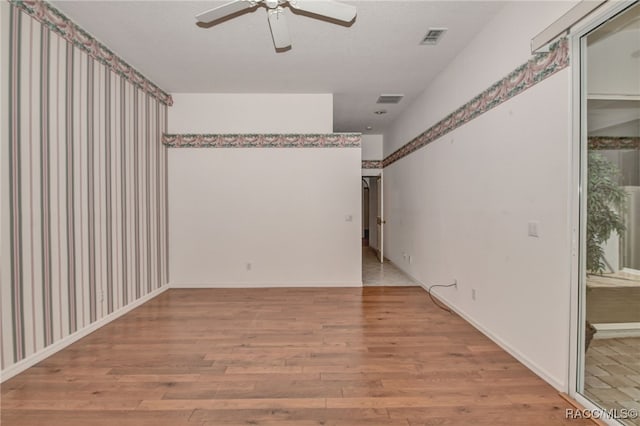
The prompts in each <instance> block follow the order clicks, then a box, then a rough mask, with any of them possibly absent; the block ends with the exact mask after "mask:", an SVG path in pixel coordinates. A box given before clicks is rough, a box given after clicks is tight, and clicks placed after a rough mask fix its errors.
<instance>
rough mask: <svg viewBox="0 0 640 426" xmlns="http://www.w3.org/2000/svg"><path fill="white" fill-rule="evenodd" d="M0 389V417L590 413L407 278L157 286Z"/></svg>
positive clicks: (549, 417)
mask: <svg viewBox="0 0 640 426" xmlns="http://www.w3.org/2000/svg"><path fill="white" fill-rule="evenodd" d="M550 350H552V349H551V348H550ZM1 395H2V400H1V423H2V425H3V426H18V425H21V426H23V425H47V426H58V425H60V426H62V425H64V426H75V425H82V426H86V425H92V426H99V425H110V426H111V425H116V426H134V425H135V426H145V425H154V426H156V425H171V426H187V425H189V426H194V425H195V426H205V425H206V426H213V425H216V426H217V425H248V424H251V425H302V426H305V425H350V426H351V425H353V426H358V425H469V424H473V425H476V426H481V425H491V426H498V425H509V426H512V425H514V426H515V425H523V426H525V425H526V426H530V425H563V424H567V425H575V426H577V425H586V424H590V423H589V422H587V421H582V420H566V419H565V408H569V405H568V404H567V403H566V402H565V401H564V400H563V399H562V398H561V397H560V396H559V395H558V394H557V392H556V391H555V390H554V389H553V388H552V387H551V386H549V385H547V384H546V383H544V382H543V381H542V380H541V379H539V378H538V377H537V376H535V375H534V374H533V373H532V372H530V371H529V370H527V369H526V368H525V367H524V366H523V365H521V364H520V363H518V362H517V361H516V360H515V359H514V358H512V357H511V356H510V355H508V354H507V353H506V352H504V351H503V350H501V349H500V348H499V347H498V346H496V345H495V344H494V343H492V342H491V341H490V340H489V339H487V338H486V337H485V336H483V335H482V334H481V333H479V332H478V331H476V330H475V329H474V328H473V327H472V326H470V325H469V324H468V323H466V322H465V321H464V320H462V319H461V318H459V317H457V316H455V315H451V314H448V313H446V312H444V311H441V310H439V309H437V308H436V307H434V306H433V305H432V304H431V302H430V301H429V299H428V297H427V294H426V293H425V292H424V290H422V289H421V288H418V287H369V288H364V289H354V288H351V289H346V288H345V289H335V288H331V289H330V288H326V289H219V290H218V289H215V290H175V289H174V290H169V291H167V292H165V293H163V294H162V295H160V296H158V297H157V298H155V299H154V300H152V301H150V302H148V303H146V304H145V305H143V306H141V307H140V308H138V309H136V310H134V311H132V312H130V313H129V314H127V315H125V316H123V317H122V318H120V319H118V320H116V321H115V322H113V323H111V324H109V325H107V326H105V327H103V328H101V329H100V330H98V331H96V332H94V333H93V334H91V335H89V336H87V337H86V338H84V339H82V340H80V341H78V342H76V343H75V344H73V345H72V346H70V347H68V348H66V349H64V350H63V351H61V352H58V353H57V354H55V355H53V356H51V357H50V358H48V359H47V360H45V361H43V362H41V363H39V364H38V365H36V366H34V367H32V368H30V369H28V370H27V371H25V372H24V373H22V374H20V375H18V376H16V377H14V378H13V379H10V380H8V381H7V382H5V383H4V384H3V385H2V388H1Z"/></svg>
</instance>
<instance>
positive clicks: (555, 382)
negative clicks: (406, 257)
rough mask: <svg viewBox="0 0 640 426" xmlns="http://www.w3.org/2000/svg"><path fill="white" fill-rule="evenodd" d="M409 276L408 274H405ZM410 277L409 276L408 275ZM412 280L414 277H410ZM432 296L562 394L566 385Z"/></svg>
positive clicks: (439, 297) (479, 325)
mask: <svg viewBox="0 0 640 426" xmlns="http://www.w3.org/2000/svg"><path fill="white" fill-rule="evenodd" d="M407 275H409V274H407ZM409 276H410V277H411V275H409ZM411 278H413V279H414V280H416V279H415V277H411ZM416 282H418V283H419V284H420V286H421V287H422V288H424V289H425V291H427V289H428V286H426V285H425V284H423V283H422V282H420V281H419V280H416ZM433 295H434V296H435V297H437V298H438V300H439V301H441V302H442V303H444V304H445V305H446V306H447V307H448V308H449V309H451V310H452V311H453V312H455V313H456V314H458V315H459V316H460V317H461V318H462V319H464V320H465V321H467V322H468V323H469V324H471V325H472V326H473V327H474V328H476V329H477V330H478V331H479V332H481V333H482V334H484V335H485V336H487V337H488V338H489V339H491V340H492V341H493V342H494V343H495V344H497V345H498V346H500V347H501V348H502V349H503V350H505V351H506V352H507V353H509V354H510V355H511V356H513V357H514V358H515V359H517V360H518V361H520V362H521V363H522V364H524V366H525V367H527V368H528V369H529V370H531V371H532V372H534V373H535V374H536V375H538V376H539V377H540V378H541V379H542V380H544V381H545V382H547V383H549V384H550V385H551V386H553V387H554V388H556V389H557V390H558V391H561V392H564V389H565V388H566V384H565V383H562V382H560V381H559V380H557V379H556V378H555V377H553V375H551V374H550V373H549V372H548V371H546V370H545V369H544V368H541V367H540V366H538V365H537V364H536V363H535V362H533V361H532V360H530V359H529V358H528V357H527V356H525V355H524V354H523V353H522V352H520V351H519V350H517V349H516V348H514V347H512V346H511V345H510V344H509V343H507V342H505V341H504V340H502V338H500V337H499V336H498V335H496V334H494V333H492V332H491V331H490V330H489V329H487V328H486V327H484V326H483V325H482V324H480V323H479V322H477V321H476V320H474V319H473V318H472V317H471V316H470V315H469V314H467V313H466V312H465V311H463V310H461V309H458V308H457V307H455V306H454V305H453V304H452V303H451V302H450V301H449V300H448V299H447V298H446V297H444V296H443V295H442V294H441V293H438V294H436V293H433Z"/></svg>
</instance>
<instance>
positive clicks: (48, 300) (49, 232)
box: [0, 3, 168, 370]
mask: <svg viewBox="0 0 640 426" xmlns="http://www.w3.org/2000/svg"><path fill="white" fill-rule="evenodd" d="M3 6H6V7H5V8H4V9H3V14H4V15H6V16H3V22H2V24H3V25H2V28H1V30H2V39H3V40H4V43H5V44H4V45H3V47H4V46H7V45H8V49H3V52H2V54H3V55H7V56H8V57H4V58H2V60H3V62H2V63H3V64H4V65H5V67H4V68H3V70H2V78H3V80H8V83H9V84H8V86H4V87H8V90H7V92H8V93H4V91H3V96H5V95H7V96H8V102H7V103H5V104H4V105H7V104H8V105H7V106H8V108H6V109H3V114H5V113H6V116H5V121H6V122H7V123H8V125H7V126H3V129H2V132H3V135H2V139H3V141H4V140H6V141H8V143H6V144H5V143H4V142H3V152H2V161H3V162H2V167H1V170H2V173H3V179H5V178H6V180H7V182H3V193H2V200H1V201H2V203H1V205H2V216H3V218H2V239H3V241H5V242H3V252H2V274H3V275H2V276H3V280H2V289H1V290H2V292H1V295H2V301H1V303H2V351H0V356H1V359H0V363H1V366H2V369H3V370H4V369H6V368H7V367H9V366H11V365H13V364H15V363H16V362H18V361H20V360H22V359H24V358H26V357H29V356H30V355H33V354H36V353H37V352H38V351H41V350H42V349H44V348H46V347H47V346H49V345H51V344H53V343H55V342H57V341H59V340H61V339H63V338H65V337H66V336H68V335H70V334H72V333H74V332H76V331H78V330H81V329H83V328H84V327H87V326H89V325H90V324H91V323H93V322H95V321H97V320H99V319H101V318H103V317H104V316H106V315H108V314H110V313H112V312H114V311H117V310H118V309H120V308H122V307H124V306H126V305H128V304H129V303H131V302H133V301H135V300H136V299H139V298H141V297H143V296H144V295H146V294H148V293H150V292H151V291H153V290H155V289H157V288H159V287H161V286H163V285H164V284H166V282H167V275H168V271H167V262H166V259H167V218H166V211H167V209H166V203H167V182H166V179H167V173H166V170H167V148H166V147H165V146H164V145H162V143H161V136H162V134H163V133H164V131H166V121H167V105H166V103H167V102H166V100H164V102H163V99H162V98H161V97H158V96H154V95H153V93H150V92H149V91H148V90H144V87H141V86H140V84H136V83H135V82H134V81H132V80H131V79H130V78H127V76H126V75H124V74H122V73H121V72H117V70H114V69H113V66H111V65H110V64H109V63H105V62H104V61H100V60H98V59H96V57H95V55H92V54H91V52H87V51H86V50H85V49H83V48H81V46H78V45H77V44H75V43H73V42H72V41H70V40H68V39H67V38H65V37H63V36H62V35H61V34H60V33H59V32H58V31H55V29H53V28H52V26H51V25H43V24H42V23H41V22H40V21H39V20H37V19H36V18H34V17H32V16H30V15H29V14H28V13H27V12H26V11H25V10H24V9H23V8H21V7H20V6H19V5H16V4H13V3H12V4H11V5H6V4H5V5H3ZM4 24H7V25H4ZM5 145H6V146H5ZM4 189H7V191H4Z"/></svg>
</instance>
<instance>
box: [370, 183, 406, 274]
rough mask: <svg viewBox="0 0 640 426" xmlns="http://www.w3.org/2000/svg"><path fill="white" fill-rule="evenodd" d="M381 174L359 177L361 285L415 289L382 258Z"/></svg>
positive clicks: (393, 266)
mask: <svg viewBox="0 0 640 426" xmlns="http://www.w3.org/2000/svg"><path fill="white" fill-rule="evenodd" d="M382 179H383V177H382V174H381V173H380V174H376V175H370V176H363V177H362V214H363V216H362V224H363V225H362V284H363V285H364V286H416V285H418V283H417V282H416V281H415V280H413V279H412V278H411V277H409V276H408V275H407V274H405V273H404V272H402V271H401V270H400V269H399V268H398V267H396V266H395V265H394V264H393V263H391V262H390V261H389V259H386V258H385V257H384V241H385V238H384V237H385V231H384V225H385V222H386V221H385V218H384V206H383V203H384V193H383V180H382Z"/></svg>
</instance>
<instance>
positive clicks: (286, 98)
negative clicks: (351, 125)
mask: <svg viewBox="0 0 640 426" xmlns="http://www.w3.org/2000/svg"><path fill="white" fill-rule="evenodd" d="M172 96H173V106H172V107H171V108H170V110H169V133H332V132H333V95H332V94H312V95H307V94H277V95H276V94H265V93H173V94H172Z"/></svg>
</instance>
